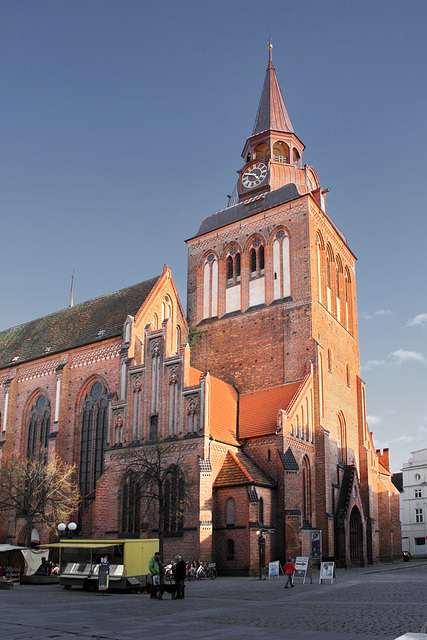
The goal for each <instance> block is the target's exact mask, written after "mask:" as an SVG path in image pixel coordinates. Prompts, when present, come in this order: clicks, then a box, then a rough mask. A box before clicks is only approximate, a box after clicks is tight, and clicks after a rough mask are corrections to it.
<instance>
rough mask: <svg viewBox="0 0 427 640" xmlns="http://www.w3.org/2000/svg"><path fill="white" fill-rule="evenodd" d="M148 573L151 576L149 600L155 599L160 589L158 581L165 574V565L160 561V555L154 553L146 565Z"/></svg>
mask: <svg viewBox="0 0 427 640" xmlns="http://www.w3.org/2000/svg"><path fill="white" fill-rule="evenodd" d="M148 571H149V572H150V574H151V594H150V598H157V595H158V593H159V589H160V580H161V577H162V575H163V574H164V572H165V565H164V564H163V563H162V562H161V560H160V553H159V552H158V551H156V553H155V554H154V556H153V557H152V558H150V561H149V563H148Z"/></svg>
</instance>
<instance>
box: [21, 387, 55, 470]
mask: <svg viewBox="0 0 427 640" xmlns="http://www.w3.org/2000/svg"><path fill="white" fill-rule="evenodd" d="M26 422H27V431H28V440H27V458H28V459H30V458H34V457H35V456H36V455H40V456H41V457H42V458H43V459H44V461H45V463H46V462H47V450H48V444H49V433H50V402H49V400H48V398H47V396H45V395H44V394H39V395H38V396H37V397H35V398H34V399H33V402H32V404H31V408H30V409H29V411H28V413H27V420H26Z"/></svg>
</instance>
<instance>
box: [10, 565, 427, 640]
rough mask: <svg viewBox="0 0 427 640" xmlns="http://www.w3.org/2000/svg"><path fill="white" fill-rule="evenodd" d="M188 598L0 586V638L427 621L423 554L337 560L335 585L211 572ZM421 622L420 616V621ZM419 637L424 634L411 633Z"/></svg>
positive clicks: (311, 635) (297, 635)
mask: <svg viewBox="0 0 427 640" xmlns="http://www.w3.org/2000/svg"><path fill="white" fill-rule="evenodd" d="M186 591H187V594H186V598H185V600H176V601H173V600H171V599H170V596H169V595H168V594H165V595H164V599H163V601H157V600H151V599H150V598H149V597H148V596H147V595H146V594H142V595H139V594H123V593H117V594H116V593H109V592H108V593H87V592H84V591H82V590H80V589H71V590H70V591H66V590H64V589H63V588H62V587H60V586H59V585H49V586H35V585H31V586H27V585H21V586H19V585H18V586H15V587H14V588H13V589H11V590H7V591H6V590H0V638H1V640H33V639H34V640H40V639H41V638H43V640H94V639H95V640H98V639H99V640H133V639H135V640H143V639H144V638H147V639H149V640H163V639H166V638H173V639H174V640H184V639H185V640H193V639H198V638H206V639H207V640H225V639H232V640H239V639H240V638H242V639H245V640H266V639H267V638H269V639H270V638H279V639H281V638H283V639H285V638H286V639H289V640H343V639H344V638H345V639H346V640H395V639H396V638H398V637H399V636H402V635H404V634H405V633H408V632H412V633H415V634H420V633H421V631H424V629H423V625H424V624H426V623H427V605H426V593H427V563H425V562H424V563H423V562H421V561H418V562H414V563H411V564H409V565H405V564H403V563H400V564H396V565H384V566H382V567H380V568H365V569H352V570H348V571H346V570H338V572H337V582H336V583H335V584H333V585H330V584H322V585H319V584H318V573H317V572H314V575H313V584H310V583H309V582H308V583H306V584H301V583H298V584H296V586H295V588H294V589H287V590H284V579H283V578H279V579H277V578H275V579H272V580H265V581H264V580H263V581H260V580H256V579H254V578H218V579H217V580H215V581H210V580H205V581H203V582H192V583H189V584H188V585H187V589H186ZM426 628H427V624H426ZM415 637H419V638H425V639H426V640H427V635H420V636H418V635H417V636H415Z"/></svg>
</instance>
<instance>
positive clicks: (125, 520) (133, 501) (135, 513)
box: [122, 471, 141, 537]
mask: <svg viewBox="0 0 427 640" xmlns="http://www.w3.org/2000/svg"><path fill="white" fill-rule="evenodd" d="M140 503H141V488H140V484H139V481H138V476H137V474H136V473H135V472H133V471H131V472H130V473H128V474H127V475H126V476H125V479H124V482H123V502H122V533H126V534H132V535H133V536H137V537H138V536H139V529H140V520H141V518H140Z"/></svg>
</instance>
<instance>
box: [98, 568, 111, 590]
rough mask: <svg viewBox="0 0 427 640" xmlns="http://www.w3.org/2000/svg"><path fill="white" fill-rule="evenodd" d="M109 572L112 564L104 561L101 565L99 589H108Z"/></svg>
mask: <svg viewBox="0 0 427 640" xmlns="http://www.w3.org/2000/svg"><path fill="white" fill-rule="evenodd" d="M109 573H110V565H109V564H108V563H102V564H100V565H99V572H98V591H106V590H107V589H108V578H109Z"/></svg>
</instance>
